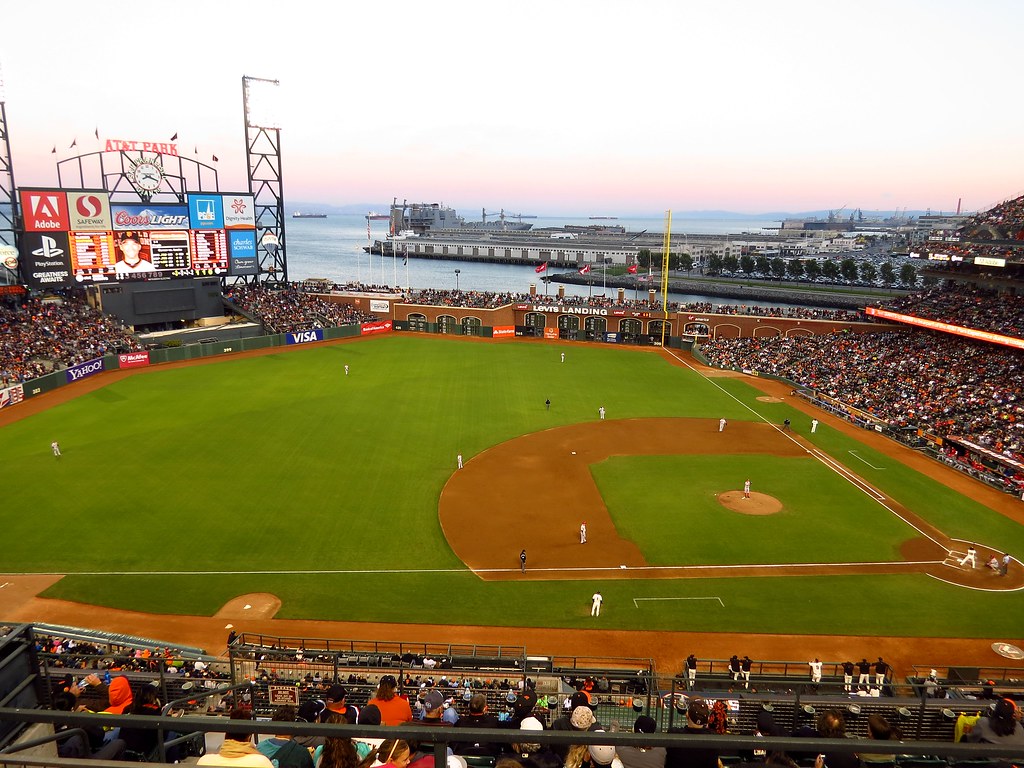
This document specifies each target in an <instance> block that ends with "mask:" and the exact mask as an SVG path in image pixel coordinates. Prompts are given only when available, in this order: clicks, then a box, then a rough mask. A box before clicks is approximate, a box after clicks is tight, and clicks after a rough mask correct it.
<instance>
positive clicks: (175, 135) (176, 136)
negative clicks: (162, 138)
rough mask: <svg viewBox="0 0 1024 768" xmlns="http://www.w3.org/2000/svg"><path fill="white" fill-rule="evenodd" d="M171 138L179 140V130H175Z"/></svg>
mask: <svg viewBox="0 0 1024 768" xmlns="http://www.w3.org/2000/svg"><path fill="white" fill-rule="evenodd" d="M170 140H171V141H177V140H178V132H177V131H175V132H174V135H173V136H171V139H170Z"/></svg>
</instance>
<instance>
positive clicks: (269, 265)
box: [242, 75, 288, 283]
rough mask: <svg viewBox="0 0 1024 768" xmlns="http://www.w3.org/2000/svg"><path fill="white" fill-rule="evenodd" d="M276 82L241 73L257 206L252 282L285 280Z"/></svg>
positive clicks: (251, 181) (248, 158) (249, 164)
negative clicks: (255, 247) (255, 249)
mask: <svg viewBox="0 0 1024 768" xmlns="http://www.w3.org/2000/svg"><path fill="white" fill-rule="evenodd" d="M278 85H279V83H278V81H277V80H263V79H260V78H256V77H248V76H247V75H243V76H242V103H243V105H244V109H245V158H246V162H247V167H248V176H249V192H250V193H252V195H253V199H254V201H255V206H256V232H257V240H258V242H259V246H258V248H257V254H258V261H259V269H258V271H257V274H256V277H255V281H256V282H257V283H258V282H260V281H261V280H262V281H264V282H267V283H287V282H288V256H287V249H286V247H285V242H286V241H285V232H284V184H283V179H282V171H281V124H280V120H279V119H278V111H277V110H278V106H279V100H278V93H277V88H278Z"/></svg>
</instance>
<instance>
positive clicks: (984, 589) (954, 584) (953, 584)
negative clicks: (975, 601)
mask: <svg viewBox="0 0 1024 768" xmlns="http://www.w3.org/2000/svg"><path fill="white" fill-rule="evenodd" d="M926 575H927V576H931V577H932V578H933V579H935V580H936V581H941V582H942V583H943V584H949V585H950V586H951V587H962V588H963V589H973V590H974V591H975V592H1020V591H1021V590H1024V587H1014V588H1013V589H989V588H988V587H972V586H971V585H970V584H961V583H960V582H958V581H947V580H946V579H940V578H939V577H938V576H935V575H934V574H931V573H929V574H926Z"/></svg>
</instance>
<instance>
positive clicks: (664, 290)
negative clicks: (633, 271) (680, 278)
mask: <svg viewBox="0 0 1024 768" xmlns="http://www.w3.org/2000/svg"><path fill="white" fill-rule="evenodd" d="M671 245H672V211H671V210H668V211H665V239H664V248H663V249H662V254H661V309H662V311H663V317H664V319H665V321H664V322H663V323H662V324H661V346H663V347H664V346H665V333H666V331H667V330H668V252H669V249H670V248H671Z"/></svg>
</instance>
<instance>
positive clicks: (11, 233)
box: [0, 62, 18, 272]
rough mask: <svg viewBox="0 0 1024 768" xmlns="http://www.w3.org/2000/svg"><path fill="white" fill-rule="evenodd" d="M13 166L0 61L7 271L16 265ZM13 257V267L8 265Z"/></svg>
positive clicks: (1, 206)
mask: <svg viewBox="0 0 1024 768" xmlns="http://www.w3.org/2000/svg"><path fill="white" fill-rule="evenodd" d="M14 190H15V186H14V166H13V165H12V164H11V141H10V136H9V134H8V133H7V86H6V84H5V83H4V70H3V62H0V246H6V247H5V248H2V249H0V250H2V251H3V256H2V259H0V263H3V264H4V266H6V267H7V269H8V271H12V272H13V271H14V270H15V269H16V267H17V254H16V253H13V252H12V251H11V250H10V249H12V248H14V247H16V246H17V245H18V243H17V228H16V227H15V226H14V223H15V221H16V219H17V216H18V209H17V205H18V201H17V199H16V197H15V194H14ZM12 258H13V259H14V261H13V264H14V268H12V267H11V266H10V263H9V262H10V261H11V259H12Z"/></svg>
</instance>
